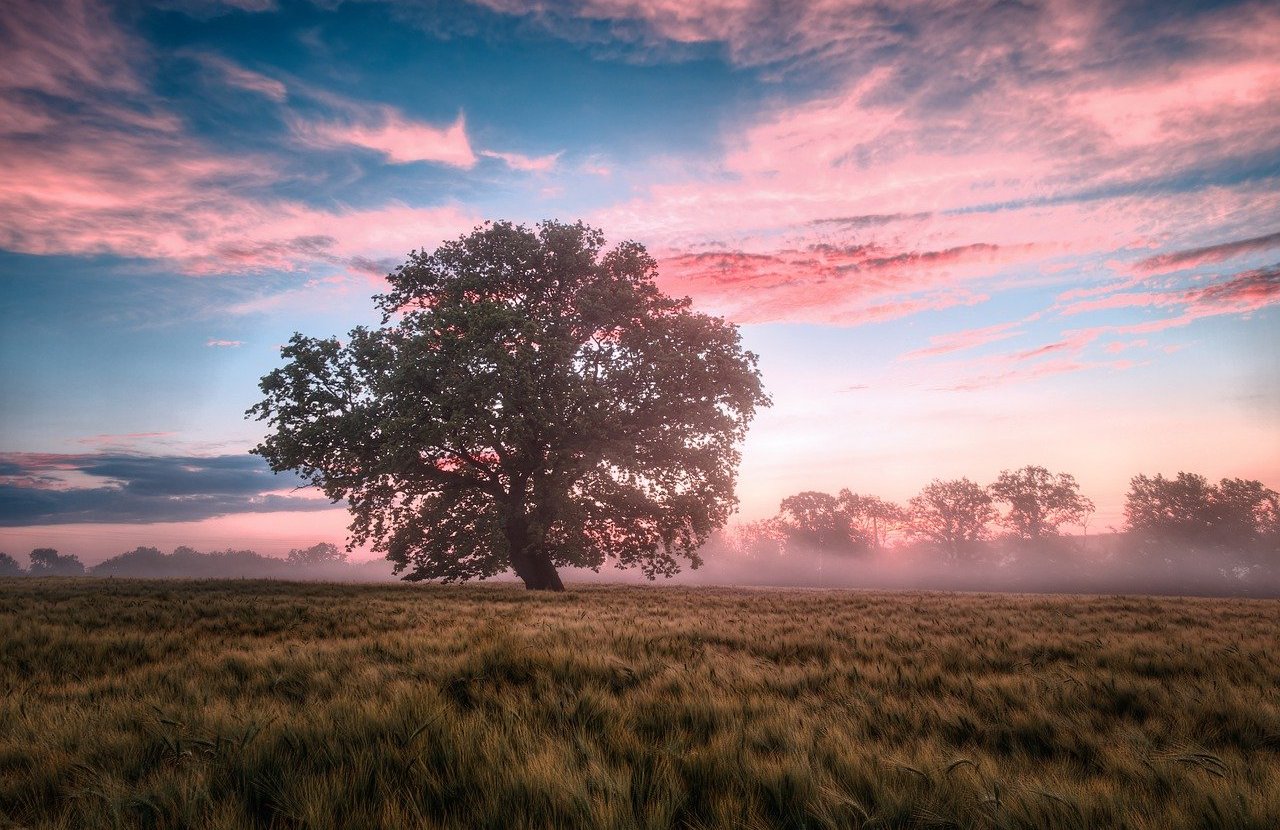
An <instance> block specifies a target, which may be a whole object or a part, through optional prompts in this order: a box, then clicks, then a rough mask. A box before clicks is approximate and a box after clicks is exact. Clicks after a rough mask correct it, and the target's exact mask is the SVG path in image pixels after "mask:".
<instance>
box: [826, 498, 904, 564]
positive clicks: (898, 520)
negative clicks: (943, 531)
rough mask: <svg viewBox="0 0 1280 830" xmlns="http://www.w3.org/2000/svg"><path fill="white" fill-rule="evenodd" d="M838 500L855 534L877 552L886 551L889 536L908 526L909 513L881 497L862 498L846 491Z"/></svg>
mask: <svg viewBox="0 0 1280 830" xmlns="http://www.w3.org/2000/svg"><path fill="white" fill-rule="evenodd" d="M838 500H839V504H840V509H841V510H843V511H844V513H845V514H846V515H847V516H848V517H849V521H850V523H851V525H852V526H853V529H854V532H855V533H856V534H857V535H858V536H860V537H861V538H862V539H864V540H866V541H867V542H868V544H870V545H871V546H872V547H874V548H875V549H876V550H884V547H885V544H886V543H887V542H888V540H889V536H890V535H891V534H893V533H895V532H897V531H899V530H901V529H902V528H903V527H905V526H906V523H907V511H906V510H904V509H903V508H902V507H901V506H900V505H897V504H894V503H893V502H891V501H885V500H884V499H882V498H880V497H879V496H861V495H858V494H857V493H853V492H850V491H849V490H848V489H845V490H841V491H840V495H839V496H838Z"/></svg>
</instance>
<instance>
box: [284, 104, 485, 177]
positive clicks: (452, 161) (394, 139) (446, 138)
mask: <svg viewBox="0 0 1280 830" xmlns="http://www.w3.org/2000/svg"><path fill="white" fill-rule="evenodd" d="M361 110H362V111H361V112H360V113H359V114H357V115H356V116H355V117H354V118H353V119H351V120H346V121H303V120H296V121H295V123H294V130H295V132H296V133H297V135H298V137H299V138H300V139H301V140H302V141H304V142H306V143H308V144H310V145H312V146H316V147H342V146H349V147H363V148H365V149H367V150H373V151H375V152H377V153H381V154H382V155H384V156H385V157H386V158H387V160H388V161H390V162H392V163H394V164H409V163H412V162H418V161H427V162H437V163H439V164H447V165H450V166H453V167H461V168H463V169H468V168H471V167H473V166H475V163H476V154H475V152H474V151H473V150H472V149H471V140H470V139H469V138H468V137H467V122H466V118H464V117H463V116H462V115H459V116H458V117H457V118H455V119H454V120H453V122H452V123H451V124H448V125H445V126H436V125H434V124H427V123H425V122H422V121H416V120H413V119H409V118H406V117H404V116H403V115H402V114H401V113H400V112H399V111H398V110H396V109H395V108H394V107H386V106H382V107H370V108H361Z"/></svg>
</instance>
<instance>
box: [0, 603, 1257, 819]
mask: <svg viewBox="0 0 1280 830" xmlns="http://www.w3.org/2000/svg"><path fill="white" fill-rule="evenodd" d="M0 687H2V688H3V697H2V699H0V826H16V827H33V828H34V827H41V828H43V827H66V828H97V827H102V828H108V827H157V828H178V827H192V828H232V827H272V828H365V827H422V828H436V827H439V828H446V827H447V828H523V827H535V828H543V827H546V828H551V827H570V828H663V827H687V828H715V827H741V828H770V827H796V828H798V827H807V828H824V827H832V828H834V827H866V828H872V827H874V828H909V827H910V828H915V827H919V828H926V827H937V828H944V827H954V828H1014V827H1017V828H1112V827H1116V828H1120V827H1124V828H1151V829H1152V830H1154V829H1155V828H1180V827H1196V828H1233V827H1249V828H1260V829H1261V828H1267V830H1273V828H1276V827H1280V692H1278V690H1280V601H1274V600H1236V599H1230V600H1223V599H1212V600H1210V599H1160V598H1134V597H1063V596H1059V597H1050V596H1028V595H991V594H988V595H982V594H941V593H937V594H929V593H887V592H820V591H784V590H733V589H714V588H695V589H674V588H648V589H647V588H635V587H629V588H624V587H590V588H577V589H572V590H570V591H569V592H568V593H566V594H563V595H544V594H530V593H528V592H525V591H522V590H518V589H516V588H514V587H510V586H477V587H462V588H442V587H423V586H407V585H392V586H385V585H381V586H357V585H331V584H288V583H274V582H231V581H226V582H142V581H129V580H107V579H100V580H36V579H26V580H2V581H0Z"/></svg>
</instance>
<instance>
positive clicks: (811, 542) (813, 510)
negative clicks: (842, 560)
mask: <svg viewBox="0 0 1280 830" xmlns="http://www.w3.org/2000/svg"><path fill="white" fill-rule="evenodd" d="M777 523H778V526H779V527H781V529H782V531H783V533H784V535H785V536H786V538H787V542H788V544H790V545H797V546H800V547H808V548H814V549H817V550H825V551H833V552H837V553H855V552H860V551H865V550H866V549H867V548H868V547H869V546H870V540H869V539H868V538H867V537H866V536H864V535H863V534H862V533H861V531H859V530H858V529H857V528H856V527H854V525H853V520H852V518H851V517H850V515H849V513H848V512H847V511H846V510H845V509H844V506H843V505H842V504H841V503H840V499H839V498H838V497H836V496H833V495H831V494H830V493H821V492H818V491H816V490H806V491H805V492H803V493H796V494H795V495H794V496H788V497H787V498H785V499H783V500H782V504H781V505H780V506H779V509H778V516H777Z"/></svg>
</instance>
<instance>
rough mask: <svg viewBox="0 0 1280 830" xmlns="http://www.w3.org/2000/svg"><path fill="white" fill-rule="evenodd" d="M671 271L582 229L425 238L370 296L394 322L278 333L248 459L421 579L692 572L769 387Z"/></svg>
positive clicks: (732, 329)
mask: <svg viewBox="0 0 1280 830" xmlns="http://www.w3.org/2000/svg"><path fill="white" fill-rule="evenodd" d="M656 277H657V266H656V263H655V261H654V260H653V258H652V257H650V256H649V254H648V253H647V252H646V251H645V249H644V247H643V246H641V245H639V244H637V243H634V242H625V243H622V244H620V245H618V246H616V247H615V248H613V249H612V250H609V251H608V252H605V251H604V238H603V236H602V234H601V233H600V232H599V231H598V230H594V229H592V228H590V227H587V226H586V225H583V224H582V223H577V224H572V225H566V224H561V223H558V222H544V223H542V224H540V225H538V226H537V227H536V229H532V230H531V229H529V228H526V227H524V226H517V225H512V224H510V223H508V222H494V223H486V224H485V225H484V226H482V227H479V228H477V229H476V230H475V231H474V232H473V233H471V234H470V235H468V236H464V237H461V238H459V239H458V240H456V241H453V242H448V243H445V244H443V245H441V246H440V247H439V248H438V249H436V250H435V251H434V252H433V253H430V254H428V253H425V252H416V251H415V252H413V253H412V254H411V255H410V257H409V260H408V261H407V262H406V263H405V264H404V265H401V266H400V267H398V268H397V269H396V270H395V271H394V272H392V273H391V274H390V275H388V277H387V279H388V280H389V282H390V284H391V287H390V290H389V291H388V292H387V293H386V294H382V295H379V296H377V297H375V302H376V303H377V306H378V307H379V309H380V310H381V311H382V325H381V326H380V327H377V328H364V327H361V328H357V329H355V330H353V331H352V332H351V333H350V337H349V339H348V340H347V341H346V342H345V343H344V342H341V341H339V340H337V339H336V338H329V339H313V338H309V337H304V336H302V335H295V336H294V337H293V338H292V339H291V340H290V342H289V344H288V345H287V346H286V347H284V349H283V350H282V355H283V357H284V358H285V359H286V361H287V362H286V364H285V366H284V367H283V368H280V369H277V370H275V371H273V372H271V373H270V374H268V375H267V376H265V377H264V378H263V379H262V382H261V389H262V392H263V393H264V395H265V397H264V399H263V400H262V402H260V403H259V404H257V405H256V406H254V407H253V408H251V409H250V410H249V413H248V414H250V415H252V416H255V417H257V418H258V419H264V420H267V421H268V422H269V423H270V426H271V431H270V433H269V435H268V437H267V438H266V439H265V440H264V441H263V442H262V443H261V444H259V445H258V446H257V447H256V448H255V449H254V452H256V453H258V454H259V455H261V456H263V457H264V458H265V459H267V461H268V463H269V464H270V465H271V467H272V469H273V470H276V471H277V472H279V471H283V470H297V471H298V472H299V473H300V474H301V475H302V476H303V477H304V478H305V479H307V480H308V481H310V482H311V483H312V484H314V485H316V486H318V487H320V488H321V489H322V490H323V491H324V493H325V494H326V495H327V496H328V497H329V498H331V499H333V500H334V501H337V500H340V499H346V500H347V501H348V502H349V505H350V509H351V513H352V523H351V532H352V541H353V544H364V543H369V544H371V545H372V546H373V547H374V548H375V549H376V550H379V551H382V552H384V553H385V554H386V556H387V558H388V559H390V560H391V561H392V562H394V563H395V570H396V572H397V573H400V572H402V571H406V570H407V571H408V573H407V574H406V576H405V578H406V579H411V580H418V579H441V580H444V581H453V580H465V579H470V578H480V577H486V576H492V575H495V574H498V573H501V572H502V571H504V570H506V569H508V568H510V569H511V570H514V571H515V573H516V574H517V575H518V576H519V577H520V578H521V579H522V580H523V581H524V583H525V585H527V586H528V587H529V588H533V589H554V590H561V589H562V588H563V585H562V584H561V581H560V577H559V574H558V573H557V568H559V567H564V566H579V567H589V568H593V569H598V568H599V567H600V566H601V565H602V564H603V563H604V562H605V561H606V560H613V562H614V563H615V564H616V565H618V566H619V567H639V568H640V569H641V570H642V571H643V572H644V573H645V575H646V576H648V577H649V578H650V579H652V578H654V577H656V576H657V575H671V574H673V573H675V572H677V571H678V570H679V567H680V559H681V558H683V559H687V560H688V561H689V562H690V563H691V564H692V565H693V566H694V567H696V566H697V565H698V564H700V560H699V558H698V554H697V548H698V546H699V545H701V544H702V543H703V542H704V541H706V539H707V538H708V536H709V535H710V534H711V532H712V531H713V530H715V529H717V528H719V527H722V526H723V525H724V523H725V521H726V520H727V519H728V517H729V515H730V513H731V512H732V510H733V508H734V505H735V504H736V498H735V496H734V483H735V478H736V475H737V464H738V459H739V451H738V448H737V445H738V443H739V442H740V441H741V439H742V438H743V437H744V436H745V434H746V430H747V427H748V425H749V424H750V422H751V420H752V418H753V416H754V414H755V410H756V408H757V407H760V406H767V405H768V403H769V400H768V398H767V396H766V395H765V394H764V392H763V391H762V388H761V383H760V375H759V371H758V370H757V368H756V356H755V355H754V354H752V353H751V352H749V351H744V350H743V348H742V346H741V343H740V339H739V335H738V331H737V327H736V326H734V325H732V324H730V323H728V322H726V321H725V320H723V319H721V318H716V317H710V316H707V315H705V314H699V313H697V312H695V311H693V310H692V308H691V304H690V301H689V300H688V299H687V298H686V299H673V298H670V297H668V296H666V295H664V294H663V293H662V292H661V291H660V290H659V289H658V288H657V286H656V284H655V278H656Z"/></svg>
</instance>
